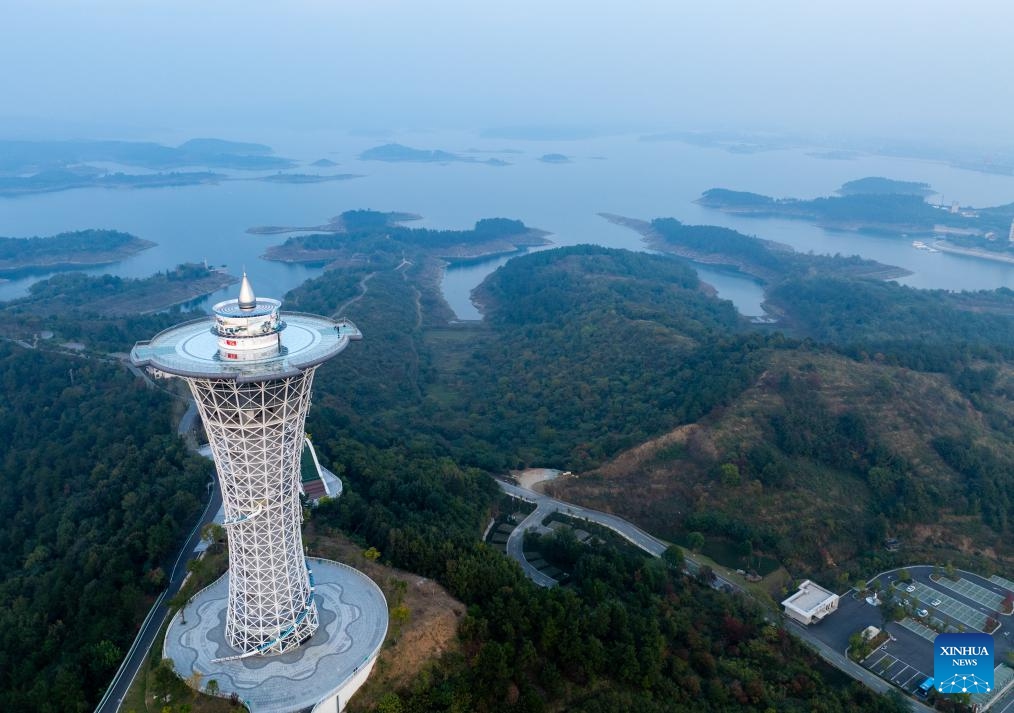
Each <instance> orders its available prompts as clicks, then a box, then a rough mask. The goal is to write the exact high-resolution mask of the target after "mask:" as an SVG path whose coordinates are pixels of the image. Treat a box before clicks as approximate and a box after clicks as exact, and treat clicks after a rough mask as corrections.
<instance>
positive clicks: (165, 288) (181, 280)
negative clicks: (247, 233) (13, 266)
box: [3, 263, 238, 317]
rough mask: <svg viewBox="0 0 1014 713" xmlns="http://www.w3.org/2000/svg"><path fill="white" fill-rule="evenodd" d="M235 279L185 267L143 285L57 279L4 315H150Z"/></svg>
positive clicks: (111, 279) (110, 279)
mask: <svg viewBox="0 0 1014 713" xmlns="http://www.w3.org/2000/svg"><path fill="white" fill-rule="evenodd" d="M235 282H238V280H237V278H235V277H233V276H232V275H228V274H226V273H223V272H218V271H216V270H211V269H209V268H206V267H204V266H203V265H197V264H193V263H185V264H182V265H177V266H176V267H175V268H174V269H172V270H167V271H166V272H159V273H156V274H154V275H152V276H151V277H145V278H142V279H138V278H128V277H115V276H113V275H101V276H98V277H92V276H89V275H85V274H82V273H80V272H73V273H66V274H61V275H55V276H53V277H51V278H49V279H48V280H42V281H40V282H37V283H36V284H34V285H32V286H31V287H29V288H28V296H27V297H23V298H21V299H17V300H13V301H11V302H8V303H6V304H5V305H4V307H3V309H4V311H6V312H9V313H10V312H15V313H18V314H32V315H48V314H69V313H81V314H92V315H100V316H103V317H122V316H126V315H136V314H150V313H153V312H160V311H162V310H165V309H169V308H170V307H173V306H176V305H184V304H186V303H188V302H192V301H193V300H196V299H199V298H201V297H204V296H205V295H208V294H211V293H212V292H216V291H218V290H220V289H222V288H223V287H227V286H228V285H231V284H233V283H235Z"/></svg>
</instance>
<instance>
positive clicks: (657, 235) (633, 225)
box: [599, 213, 911, 284]
mask: <svg viewBox="0 0 1014 713" xmlns="http://www.w3.org/2000/svg"><path fill="white" fill-rule="evenodd" d="M599 215H601V216H602V217H603V218H605V219H606V220H608V221H609V222H611V223H614V224H616V225H622V226H624V227H626V228H630V229H631V230H635V231H637V232H638V233H640V234H641V235H642V236H643V237H644V240H645V242H646V243H647V244H648V246H649V247H651V248H652V249H654V250H659V251H661V252H667V253H671V254H673V255H678V256H680V257H683V258H686V259H688V260H693V261H694V262H700V263H704V264H709V265H723V266H726V267H732V268H735V269H737V270H739V271H740V272H743V273H745V274H747V275H750V276H752V277H755V278H757V279H758V280H760V281H761V282H763V283H765V284H773V283H778V282H780V281H782V280H784V279H786V278H788V277H790V276H793V275H801V274H809V275H814V274H818V275H829V276H830V275H834V276H837V277H852V278H856V277H865V278H873V279H880V280H892V279H895V278H898V277H904V276H905V275H910V274H911V272H909V271H908V270H906V269H904V268H901V267H896V266H894V265H885V264H884V263H880V262H877V261H875V260H867V259H864V258H860V257H858V256H855V255H853V256H851V257H842V256H840V255H835V256H831V255H807V254H803V253H798V252H796V251H795V250H793V249H792V247H790V246H788V245H785V244H783V243H778V242H775V241H772V240H763V239H761V238H757V237H753V236H750V235H744V234H743V233H740V232H737V231H735V230H731V229H729V228H722V227H719V226H715V225H686V224H685V223H681V222H680V221H678V220H676V219H675V218H656V219H654V220H652V221H650V222H649V221H646V220H638V219H636V218H627V217H624V216H620V215H613V214H611V213H600V214H599Z"/></svg>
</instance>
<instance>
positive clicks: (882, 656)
mask: <svg viewBox="0 0 1014 713" xmlns="http://www.w3.org/2000/svg"><path fill="white" fill-rule="evenodd" d="M877 654H880V656H879V657H877V660H876V661H871V660H870V659H872V658H873V657H874V656H876V655H877ZM887 656H890V654H888V653H887V652H886V651H874V652H873V654H871V655H870V656H867V657H866V661H863V665H864V666H866V663H867V662H869V666H867V668H873V667H874V666H876V665H877V664H878V663H880V662H881V661H883V660H884V658H885V657H887Z"/></svg>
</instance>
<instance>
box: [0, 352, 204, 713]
mask: <svg viewBox="0 0 1014 713" xmlns="http://www.w3.org/2000/svg"><path fill="white" fill-rule="evenodd" d="M0 383H2V384H3V399H2V400H0V433H2V434H3V438H2V439H0V484H2V487H0V602H3V606H2V607H0V710H4V711H53V712H54V713H55V712H56V711H60V712H61V713H62V712H63V711H89V710H92V709H93V708H94V706H95V704H96V703H97V702H98V698H99V696H100V695H101V692H102V691H103V690H104V688H105V687H106V686H107V685H108V684H109V681H110V679H111V678H112V675H113V673H114V672H115V671H116V669H117V667H118V666H119V665H120V661H121V659H122V657H123V655H124V653H125V652H126V650H127V648H128V647H129V646H130V643H131V641H132V640H133V637H134V634H135V632H136V629H137V626H138V623H139V622H140V621H141V620H142V619H143V618H144V615H145V613H146V612H147V610H148V608H149V607H150V606H151V601H152V599H153V597H154V596H155V595H156V594H157V593H158V592H160V591H161V590H162V586H163V579H164V578H165V574H164V572H163V570H162V569H161V565H162V564H163V562H164V561H165V560H166V559H167V558H168V557H169V555H170V553H173V552H175V551H176V550H177V549H178V548H179V544H180V542H181V539H182V537H183V536H184V534H185V533H186V532H188V531H189V528H190V527H192V526H193V522H194V519H195V518H196V517H197V515H198V513H199V512H200V509H201V500H200V499H201V498H203V497H205V495H206V491H205V487H204V485H205V483H206V482H207V480H208V477H209V468H208V464H207V462H206V461H204V459H200V458H195V457H194V456H191V455H189V454H188V453H187V452H186V450H185V448H184V446H183V443H182V442H181V441H180V439H178V438H177V437H176V435H175V428H174V424H172V423H171V418H172V411H173V409H172V406H171V399H170V398H169V397H167V396H166V395H165V394H164V393H162V392H160V391H157V390H153V389H147V388H145V387H144V385H143V383H141V382H139V381H138V380H137V379H135V377H134V376H133V375H132V374H130V373H129V372H127V371H126V370H124V369H123V368H122V367H120V366H118V365H112V364H106V363H103V362H99V361H95V360H86V359H81V358H73V357H67V356H61V355H57V354H53V353H48V352H45V351H41V350H29V349H24V348H22V347H19V346H14V345H11V344H9V343H6V342H0Z"/></svg>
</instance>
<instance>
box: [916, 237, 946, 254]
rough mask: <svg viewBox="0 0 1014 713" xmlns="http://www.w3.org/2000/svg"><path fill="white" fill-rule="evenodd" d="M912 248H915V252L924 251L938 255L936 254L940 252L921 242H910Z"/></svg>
mask: <svg viewBox="0 0 1014 713" xmlns="http://www.w3.org/2000/svg"><path fill="white" fill-rule="evenodd" d="M912 247H913V248H915V249H916V250H925V251H927V252H931V253H938V252H940V251H939V250H937V249H936V248H934V247H932V246H930V245H927V244H926V243H924V242H923V241H921V240H913V241H912Z"/></svg>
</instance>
